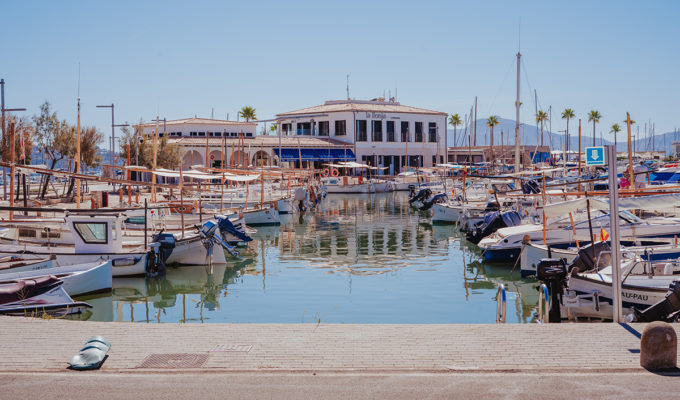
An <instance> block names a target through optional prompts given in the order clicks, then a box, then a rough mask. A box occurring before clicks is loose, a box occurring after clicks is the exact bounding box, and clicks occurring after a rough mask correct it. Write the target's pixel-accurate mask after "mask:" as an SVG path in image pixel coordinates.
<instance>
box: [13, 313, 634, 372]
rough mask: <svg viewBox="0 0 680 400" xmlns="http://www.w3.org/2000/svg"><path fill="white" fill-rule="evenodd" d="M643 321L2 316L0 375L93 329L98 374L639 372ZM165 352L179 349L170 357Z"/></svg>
mask: <svg viewBox="0 0 680 400" xmlns="http://www.w3.org/2000/svg"><path fill="white" fill-rule="evenodd" d="M643 328H644V325H643V324H633V325H630V326H628V325H619V324H612V323H593V324H585V323H584V324H548V325H537V324H527V325H344V324H321V325H315V324H205V325H199V324H141V323H124V322H115V323H114V322H80V321H67V320H40V319H28V318H13V317H0V343H2V346H0V372H46V371H63V370H64V369H65V368H66V367H67V364H66V362H67V361H68V360H69V358H70V357H71V356H72V355H73V354H74V353H76V352H77V351H78V349H79V348H80V347H81V346H82V345H83V343H84V342H85V341H86V340H87V339H88V338H89V337H90V336H92V335H102V336H104V337H106V338H107V339H108V340H109V341H110V342H111V344H112V347H111V350H110V352H109V358H108V359H107V361H106V363H105V364H104V366H103V367H102V371H110V372H147V371H154V370H155V371H157V370H158V369H164V370H166V371H169V370H177V369H181V370H186V369H192V368H196V369H199V370H215V371H230V372H262V371H268V372H272V371H273V372H306V371H318V372H333V373H337V372H362V373H365V372H371V373H383V372H387V373H392V372H426V373H433V372H434V373H445V372H466V373H469V372H475V371H476V372H518V371H524V372H553V373H556V372H583V371H588V370H589V371H598V372H617V371H619V372H641V371H643V370H642V369H641V368H640V366H639V348H640V340H639V338H638V336H636V333H637V332H642V329H643ZM169 354H182V355H181V356H169Z"/></svg>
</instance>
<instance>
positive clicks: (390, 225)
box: [79, 192, 538, 324]
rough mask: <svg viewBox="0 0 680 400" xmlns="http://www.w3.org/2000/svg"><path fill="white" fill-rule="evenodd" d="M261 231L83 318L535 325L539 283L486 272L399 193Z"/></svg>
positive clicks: (134, 285)
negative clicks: (503, 300)
mask: <svg viewBox="0 0 680 400" xmlns="http://www.w3.org/2000/svg"><path fill="white" fill-rule="evenodd" d="M281 217H282V218H281V222H282V224H281V225H280V226H265V227H257V231H258V232H257V234H256V235H254V240H253V241H252V242H250V243H249V244H248V247H247V248H241V249H240V252H241V255H240V256H239V257H238V258H236V259H234V260H233V261H232V262H230V263H228V264H226V265H225V264H213V265H200V266H190V267H169V268H168V270H167V273H166V274H165V276H163V277H158V278H143V277H141V278H114V280H113V290H112V292H111V293H109V294H106V295H100V296H97V297H88V298H79V300H84V301H87V302H89V303H90V304H92V305H93V309H92V310H89V311H87V312H86V313H85V314H83V315H81V316H79V318H80V319H86V320H97V321H133V322H142V323H143V322H150V323H156V322H161V323H163V322H172V323H177V322H187V323H189V322H192V323H211V322H236V323H247V322H259V323H296V322H305V323H363V324H367V323H395V324H430V323H431V324H437V323H461V324H462V323H493V322H495V318H496V300H495V299H496V293H497V291H498V287H499V285H500V284H503V285H505V287H506V290H507V322H508V323H527V322H531V321H532V320H534V318H535V317H534V314H535V312H536V308H537V304H538V294H537V290H536V286H537V283H536V281H535V280H531V279H521V278H520V277H519V275H520V274H519V270H516V271H514V273H513V274H511V270H512V267H513V265H512V264H509V265H489V264H485V263H484V262H483V261H482V260H481V256H480V254H479V250H478V249H476V248H475V247H474V246H472V245H470V244H468V243H467V242H466V241H465V239H464V237H462V236H461V234H460V233H459V232H458V231H457V229H456V227H455V226H453V225H432V224H431V222H430V218H429V217H428V216H427V215H426V214H424V213H422V212H418V211H415V210H413V209H411V208H410V207H409V205H408V196H407V194H406V193H400V192H393V193H381V194H363V195H359V194H354V195H349V194H348V195H338V194H330V195H328V196H327V198H326V199H325V200H324V201H323V202H322V203H320V204H319V206H318V207H317V209H316V210H314V211H312V212H308V213H306V214H303V215H301V216H299V215H297V214H294V215H282V216H281Z"/></svg>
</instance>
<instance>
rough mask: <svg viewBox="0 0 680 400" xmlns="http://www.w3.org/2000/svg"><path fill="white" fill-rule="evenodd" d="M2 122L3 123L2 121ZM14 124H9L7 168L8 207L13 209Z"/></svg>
mask: <svg viewBox="0 0 680 400" xmlns="http://www.w3.org/2000/svg"><path fill="white" fill-rule="evenodd" d="M3 122H4V121H3ZM14 124H15V122H14V121H13V120H12V122H10V124H9V132H10V140H11V143H10V153H11V154H10V160H11V162H12V163H11V164H10V167H9V175H10V181H9V206H10V207H14V179H15V171H14V162H15V157H16V154H15V153H16V145H15V138H14ZM13 219H14V211H12V210H10V211H9V220H10V221H11V220H13Z"/></svg>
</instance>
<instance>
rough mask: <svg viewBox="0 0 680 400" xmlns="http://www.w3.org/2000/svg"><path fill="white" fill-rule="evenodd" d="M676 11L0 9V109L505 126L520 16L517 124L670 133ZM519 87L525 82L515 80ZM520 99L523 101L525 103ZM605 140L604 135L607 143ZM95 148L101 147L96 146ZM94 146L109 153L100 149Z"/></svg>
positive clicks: (517, 4) (364, 5)
mask: <svg viewBox="0 0 680 400" xmlns="http://www.w3.org/2000/svg"><path fill="white" fill-rule="evenodd" d="M678 16H680V2H679V1H652V2H642V1H555V2H549V1H536V2H525V1H464V2H453V1H441V2H428V1H409V2H396V1H384V2H378V1H376V2H373V1H336V2H319V1H308V2H297V1H286V2H282V1H271V2H258V1H242V2H217V1H214V2H212V1H191V2H188V1H163V2H160V1H159V2H146V1H143V2H140V1H109V2H95V1H65V0H60V1H13V2H5V3H3V5H2V24H1V25H0V36H1V37H2V42H3V44H2V57H1V59H2V60H3V62H2V63H1V64H0V65H1V67H0V77H2V78H4V79H5V80H6V82H7V85H6V99H7V106H8V107H26V108H27V109H28V113H29V114H34V113H36V112H37V110H38V106H39V105H40V104H41V103H42V102H43V101H44V100H49V101H50V102H51V103H52V104H53V106H54V108H55V109H56V111H57V112H58V115H59V116H60V117H61V118H65V119H68V120H70V121H72V122H75V114H76V97H77V81H78V63H79V62H80V65H81V88H80V96H81V99H82V100H81V101H82V107H83V108H82V121H83V124H85V125H96V126H97V127H98V128H100V129H101V130H102V131H103V132H104V133H105V134H107V135H108V134H109V132H110V112H109V111H108V110H103V109H97V108H95V105H97V104H106V103H111V102H114V103H115V104H116V122H118V123H122V122H123V121H129V122H136V121H138V120H139V119H140V118H143V119H145V120H149V119H152V118H155V116H156V114H157V112H158V113H159V114H160V116H161V118H163V117H167V118H168V119H176V118H182V117H188V116H194V115H197V116H199V117H210V113H211V108H214V110H215V116H216V117H217V118H226V115H227V113H229V115H230V118H232V119H235V116H236V112H237V110H238V109H239V108H240V107H242V106H243V105H251V106H253V107H255V108H256V110H257V115H258V117H259V118H260V119H264V118H271V117H273V116H274V114H276V113H278V112H284V111H289V110H293V109H297V108H302V107H308V106H312V105H316V104H320V103H322V102H323V101H325V100H329V99H341V98H344V97H345V75H346V74H350V95H351V96H352V97H355V98H358V99H368V98H373V97H378V96H382V94H383V93H385V94H388V91H389V90H392V91H393V92H394V88H395V87H397V88H398V100H399V101H400V102H402V103H403V104H408V105H413V106H417V107H424V108H431V109H435V110H439V111H445V112H449V113H453V112H458V113H460V114H461V115H463V114H464V113H465V112H467V111H468V110H469V108H470V105H471V103H472V102H473V100H474V96H478V97H479V114H478V117H480V118H482V117H487V116H489V115H491V114H497V115H500V116H501V117H503V118H514V106H513V101H514V91H515V87H514V85H515V70H514V68H515V53H516V52H517V46H518V24H519V22H520V18H521V51H522V54H523V59H524V66H526V75H525V74H524V73H523V74H522V79H523V81H524V82H523V85H522V91H523V94H522V102H523V103H524V107H523V110H522V118H521V119H522V121H523V122H527V123H530V122H532V119H533V89H536V90H537V91H538V97H539V107H541V108H544V109H547V108H548V106H550V105H552V107H553V111H554V112H553V130H555V131H556V130H559V129H564V127H563V125H564V123H563V121H562V120H560V119H559V117H558V116H557V115H556V114H557V111H559V110H562V109H564V108H565V107H571V108H573V109H575V111H576V112H577V116H578V117H584V118H585V113H586V112H587V111H588V110H590V109H593V108H596V109H598V110H599V111H600V112H601V113H602V115H603V119H602V127H603V129H606V130H605V132H607V131H608V130H609V129H608V127H609V126H611V124H612V123H614V122H620V121H622V120H623V119H624V118H625V112H626V111H630V112H631V114H632V117H633V118H634V119H636V120H638V121H640V122H644V121H647V120H649V119H651V120H653V121H655V122H656V131H657V133H662V132H666V131H670V130H673V129H674V128H675V127H680V114H679V112H678V111H679V108H680V107H679V105H680V104H679V101H678V93H679V91H680V79H679V75H678V71H679V67H680V22H679V21H678ZM527 77H528V82H527V79H526V78H527ZM530 90H531V92H530ZM607 137H609V138H610V137H611V136H610V135H607V134H605V138H607ZM107 143H108V142H107ZM103 147H105V148H108V144H103Z"/></svg>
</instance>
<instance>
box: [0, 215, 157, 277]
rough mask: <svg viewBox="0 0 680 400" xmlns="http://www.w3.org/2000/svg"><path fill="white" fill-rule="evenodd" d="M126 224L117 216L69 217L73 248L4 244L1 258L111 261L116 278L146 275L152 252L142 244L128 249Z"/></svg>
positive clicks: (69, 262)
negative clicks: (149, 253)
mask: <svg viewBox="0 0 680 400" xmlns="http://www.w3.org/2000/svg"><path fill="white" fill-rule="evenodd" d="M122 220H123V217H122V216H117V215H68V216H67V217H66V218H65V221H66V224H67V226H68V227H69V231H70V232H71V235H72V237H73V241H74V243H73V245H60V244H55V245H53V244H42V245H40V244H23V243H21V242H17V243H13V244H0V257H12V256H32V257H35V258H43V259H44V258H50V257H54V258H55V259H56V261H57V263H58V264H59V265H78V264H85V263H92V262H99V261H102V260H103V261H107V260H111V263H112V274H113V276H127V275H144V274H145V273H146V271H147V252H148V250H147V249H145V248H144V245H143V243H139V242H135V244H134V245H133V246H132V247H129V246H125V247H127V249H125V248H124V243H123V242H124V238H123V235H122V231H121V224H122Z"/></svg>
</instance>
